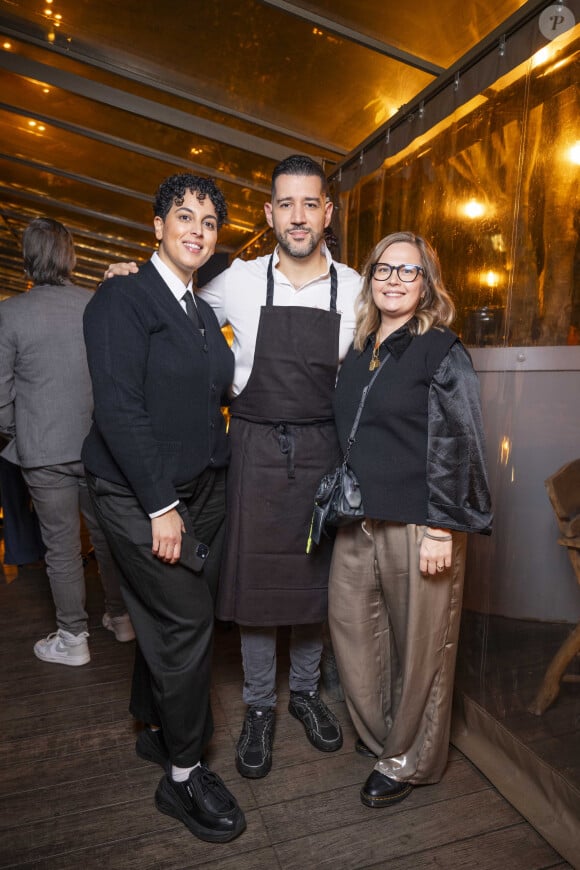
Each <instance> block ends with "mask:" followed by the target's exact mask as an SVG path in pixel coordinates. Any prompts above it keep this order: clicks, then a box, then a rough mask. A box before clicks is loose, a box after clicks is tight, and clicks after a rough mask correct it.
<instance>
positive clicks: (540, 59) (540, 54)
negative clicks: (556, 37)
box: [532, 45, 554, 69]
mask: <svg viewBox="0 0 580 870" xmlns="http://www.w3.org/2000/svg"><path fill="white" fill-rule="evenodd" d="M553 56H554V49H553V48H551V46H549V45H545V46H544V47H543V48H541V49H540V50H539V51H537V52H536V53H535V54H534V56H533V57H532V66H533V67H534V69H535V68H536V67H538V66H542V64H544V63H547V62H548V61H549V60H551V58H552V57H553Z"/></svg>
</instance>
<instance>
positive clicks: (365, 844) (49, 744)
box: [0, 563, 570, 870]
mask: <svg viewBox="0 0 580 870" xmlns="http://www.w3.org/2000/svg"><path fill="white" fill-rule="evenodd" d="M87 583H88V591H89V601H88V609H89V614H90V632H91V637H90V648H91V655H92V660H91V662H90V664H89V665H86V666H84V667H81V668H69V667H63V666H62V665H51V664H47V663H44V662H40V661H38V660H37V659H36V658H35V657H34V655H33V652H32V645H33V643H34V641H36V640H38V639H39V638H40V637H42V636H44V635H46V634H48V632H49V631H52V630H53V620H54V617H53V607H52V603H51V599H50V593H49V590H48V583H47V579H46V576H45V573H44V570H43V569H42V567H41V566H37V567H32V566H28V567H26V568H24V569H21V570H20V571H18V572H16V571H14V570H10V571H9V570H8V569H7V570H6V572H5V575H4V577H2V576H1V575H0V720H1V728H2V740H1V741H0V868H9V867H10V868H37V870H44V868H46V870H49V868H50V870H66V868H75V870H79V868H81V870H93V868H104V870H145V868H156V870H186V868H204V870H234V868H235V870H294V868H296V870H308V868H313V870H320V868H332V870H354V868H361V870H362V868H366V870H370V868H387V867H388V868H390V870H416V868H423V867H426V868H429V867H430V868H445V870H456V868H473V867H477V868H485V870H495V868H497V870H540V868H565V867H569V866H570V865H568V864H567V863H565V862H564V861H563V860H562V858H561V857H560V856H559V855H558V854H557V853H556V852H554V850H553V849H552V848H551V847H550V846H549V845H548V844H547V843H546V842H545V841H544V840H543V839H542V838H541V837H540V836H539V835H538V834H537V833H536V832H535V831H534V829H533V828H531V827H530V826H529V825H528V824H527V823H526V822H525V821H524V820H523V819H522V818H521V816H519V815H518V813H517V812H516V811H515V810H514V809H513V808H512V807H511V806H510V804H508V803H507V802H506V801H505V800H504V799H503V798H502V797H501V796H500V795H499V794H498V793H497V791H496V790H495V789H494V788H493V787H492V786H491V785H490V783H489V782H488V781H487V780H486V779H485V778H484V777H483V776H482V775H481V774H480V773H479V772H478V771H477V770H476V769H475V768H474V767H473V766H472V765H471V764H470V763H469V762H468V761H467V759H465V758H464V757H463V756H462V755H460V754H459V753H458V752H457V751H455V750H452V751H451V755H450V763H449V766H448V769H447V772H446V774H445V777H444V779H443V781H442V782H441V783H439V784H438V785H435V786H430V787H426V788H417V789H415V790H414V791H413V793H412V794H411V796H410V797H409V798H408V799H407V800H405V801H404V802H403V803H401V804H399V805H397V806H395V807H392V808H391V809H389V810H371V809H367V808H365V807H363V806H362V804H361V803H360V800H359V797H358V792H359V788H360V785H361V783H362V782H364V780H365V779H366V777H367V776H368V773H369V772H370V769H371V766H372V765H370V764H369V761H368V759H364V758H361V757H360V756H358V755H357V754H356V753H355V752H354V739H355V735H354V732H353V729H352V726H351V725H350V722H349V720H348V716H347V714H346V711H345V709H344V705H342V704H341V703H338V702H334V703H333V704H332V706H333V708H334V710H335V712H336V713H337V715H338V716H339V718H340V720H341V722H342V724H343V727H344V732H345V743H344V746H343V748H342V749H341V750H340V751H339V752H337V753H332V754H329V755H324V754H322V753H319V752H317V751H316V750H315V749H313V748H312V747H311V746H310V744H309V743H308V742H307V740H306V738H305V736H304V731H303V729H302V726H301V725H300V724H299V723H298V722H296V720H294V719H293V718H292V717H291V716H290V715H289V714H288V713H287V711H286V706H287V700H288V686H287V680H286V679H285V676H284V674H285V671H286V670H287V656H286V655H285V654H284V651H283V648H282V645H281V653H280V663H281V667H280V702H279V708H278V710H279V712H278V717H277V724H276V734H275V754H274V765H273V769H272V772H271V774H270V775H269V776H268V777H267V778H266V779H263V780H258V781H255V782H251V781H249V780H244V779H242V778H241V777H240V776H239V775H238V774H237V772H236V769H235V766H234V747H235V743H236V739H237V736H238V733H239V728H240V723H241V719H242V716H243V710H244V707H243V704H242V701H241V683H242V675H241V667H240V657H239V642H238V636H237V632H236V631H235V630H228V629H227V627H225V626H223V625H220V626H218V628H217V630H216V650H215V664H214V671H213V704H214V714H215V723H216V729H215V736H214V739H213V741H212V744H211V747H210V750H209V753H208V761H209V763H210V765H211V766H212V767H213V768H215V770H216V771H217V772H218V773H220V775H221V776H223V778H224V779H225V781H226V783H227V784H228V786H229V787H230V788H231V789H232V791H234V793H235V794H236V796H237V797H238V799H239V801H240V803H241V805H242V806H243V808H244V810H245V812H246V816H247V822H248V827H247V830H246V832H245V833H244V834H243V835H242V836H241V837H240V838H239V839H237V840H235V841H234V842H233V843H230V844H228V845H225V846H216V845H210V844H208V843H202V842H200V841H199V840H196V839H195V838H194V837H192V836H191V835H190V834H189V833H188V832H187V830H186V829H185V828H184V827H183V826H181V825H180V824H178V823H177V822H174V821H173V820H172V819H170V818H168V817H166V816H164V815H162V814H160V813H159V812H158V811H157V810H156V809H155V806H154V804H153V793H154V790H155V787H156V785H157V782H158V780H159V778H160V770H159V768H158V767H156V766H155V765H151V764H148V763H146V762H143V761H141V760H139V759H138V758H137V757H136V755H135V752H134V742H135V731H134V726H133V724H132V721H131V719H130V717H129V715H128V713H127V698H128V692H129V685H130V673H131V662H132V655H133V649H132V647H133V644H132V643H131V644H119V643H117V642H116V641H115V640H114V638H113V636H112V635H111V634H110V633H109V632H107V631H105V630H104V629H103V628H101V626H100V617H101V614H102V596H101V592H100V587H99V583H98V579H97V577H96V572H95V567H94V563H90V564H89V566H88V568H87Z"/></svg>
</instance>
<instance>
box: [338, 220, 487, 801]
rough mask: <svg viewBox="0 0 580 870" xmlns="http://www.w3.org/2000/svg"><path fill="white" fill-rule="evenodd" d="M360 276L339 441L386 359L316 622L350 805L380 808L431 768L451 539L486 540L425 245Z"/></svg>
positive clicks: (455, 545)
mask: <svg viewBox="0 0 580 870" xmlns="http://www.w3.org/2000/svg"><path fill="white" fill-rule="evenodd" d="M363 278H364V283H363V289H362V291H361V297H360V302H361V304H360V308H359V313H358V319H357V326H356V331H355V338H354V343H353V346H352V347H351V349H350V351H349V353H348V355H347V357H346V359H345V362H344V364H343V367H342V369H341V371H340V375H339V379H338V384H337V389H336V396H335V415H336V423H337V428H338V433H339V438H340V441H341V446H342V448H343V449H344V448H345V447H346V442H347V438H348V435H349V433H350V431H351V426H352V423H353V419H354V417H355V414H356V411H357V408H358V405H359V401H360V397H361V393H362V390H363V389H364V387H365V386H366V385H367V384H368V383H369V381H370V379H371V377H372V373H373V372H374V371H375V370H376V369H378V368H379V366H381V364H382V363H383V362H384V364H383V365H382V367H381V370H380V371H379V374H378V376H377V378H376V380H375V382H374V384H373V387H372V389H371V390H370V391H369V393H368V396H367V399H366V402H365V405H364V410H363V413H362V417H361V419H360V423H359V427H358V430H357V433H356V440H355V443H354V445H353V447H352V449H351V452H350V465H351V467H352V468H353V470H354V472H355V473H356V475H357V477H358V480H359V482H360V486H361V492H362V497H363V504H364V507H365V519H364V520H363V521H362V522H357V523H356V524H353V525H350V526H345V527H343V528H341V529H339V531H338V534H337V538H336V543H335V547H334V554H333V560H332V568H331V577H330V588H329V621H330V628H331V633H332V640H333V645H334V651H335V654H336V659H337V664H338V668H339V672H340V678H341V683H342V686H343V688H344V692H345V697H346V703H347V706H348V709H349V713H350V715H351V718H352V721H353V723H354V725H355V728H356V730H357V732H358V734H359V740H358V741H357V745H356V749H357V751H358V752H360V753H361V754H363V755H367V756H369V757H374V758H375V765H374V769H373V770H372V772H371V774H370V776H369V777H368V779H367V781H366V782H365V784H364V785H363V787H362V790H361V800H362V802H363V804H365V805H366V806H369V807H386V806H389V805H390V804H393V803H396V802H398V801H400V800H403V799H404V798H406V797H407V796H408V795H409V794H410V793H411V790H412V787H413V786H414V785H419V784H426V783H433V782H437V781H438V780H439V779H440V778H441V776H442V774H443V771H444V769H445V766H446V762H447V753H448V741H449V726H450V716H451V700H452V689H453V678H454V670H455V658H456V648H457V637H458V633H459V621H460V615H461V599H462V591H463V576H464V568H465V549H466V534H465V533H466V532H481V533H484V534H489V532H490V530H491V509H490V497H489V490H488V486H487V476H486V468H485V456H484V445H483V439H482V431H483V427H482V421H481V409H480V400H479V385H478V379H477V375H476V374H475V372H474V370H473V367H472V364H471V359H470V357H469V354H468V353H467V351H466V350H465V348H464V347H463V345H462V344H461V342H460V340H459V339H458V337H457V336H456V335H455V333H453V332H452V331H451V330H450V329H449V328H448V326H449V324H450V323H451V321H452V319H453V316H454V306H453V303H452V301H451V298H450V297H449V294H448V293H447V291H446V290H445V287H444V285H443V281H442V278H441V271H440V266H439V261H438V258H437V255H436V253H435V251H434V250H433V249H432V248H431V246H430V245H429V244H428V242H426V241H425V240H424V239H423V238H421V237H420V236H417V235H415V234H413V233H409V232H398V233H393V234H391V235H389V236H387V237H386V238H384V239H382V240H381V241H380V242H379V243H378V245H376V247H375V248H374V250H373V251H372V253H371V256H370V257H369V260H368V262H367V263H366V266H365V268H364V271H363ZM385 360H386V361H385Z"/></svg>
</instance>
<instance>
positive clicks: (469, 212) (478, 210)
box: [463, 198, 485, 220]
mask: <svg viewBox="0 0 580 870" xmlns="http://www.w3.org/2000/svg"><path fill="white" fill-rule="evenodd" d="M463 213H464V214H465V216H466V217H468V218H470V219H471V220H475V218H480V217H483V215H484V214H485V206H484V204H483V203H482V202H479V200H477V199H475V198H472V199H470V200H469V202H466V203H465V205H464V206H463Z"/></svg>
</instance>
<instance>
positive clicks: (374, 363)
mask: <svg viewBox="0 0 580 870" xmlns="http://www.w3.org/2000/svg"><path fill="white" fill-rule="evenodd" d="M380 349H381V346H380V344H379V343H378V341H376V342H375V346H374V347H373V352H372V354H371V361H370V363H369V372H374V370H375V369H378V367H379V366H380V364H381V360H380V357H379V353H380Z"/></svg>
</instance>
